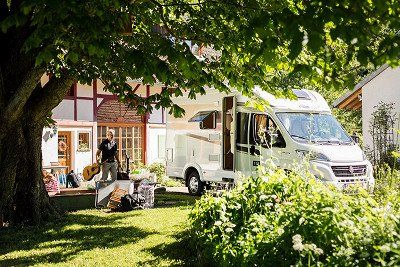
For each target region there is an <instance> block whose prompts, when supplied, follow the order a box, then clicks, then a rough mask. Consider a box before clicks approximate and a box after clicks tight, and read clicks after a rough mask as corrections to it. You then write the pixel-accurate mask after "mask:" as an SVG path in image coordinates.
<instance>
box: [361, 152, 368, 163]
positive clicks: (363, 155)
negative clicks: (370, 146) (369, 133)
mask: <svg viewBox="0 0 400 267" xmlns="http://www.w3.org/2000/svg"><path fill="white" fill-rule="evenodd" d="M362 158H363V161H364V160H366V159H367V155H365V153H364V151H363V152H362Z"/></svg>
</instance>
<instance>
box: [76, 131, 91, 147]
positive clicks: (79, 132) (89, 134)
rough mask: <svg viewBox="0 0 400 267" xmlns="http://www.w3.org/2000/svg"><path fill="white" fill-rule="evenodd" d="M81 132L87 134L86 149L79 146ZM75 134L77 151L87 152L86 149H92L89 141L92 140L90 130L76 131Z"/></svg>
mask: <svg viewBox="0 0 400 267" xmlns="http://www.w3.org/2000/svg"><path fill="white" fill-rule="evenodd" d="M81 134H87V135H88V138H87V139H88V140H87V142H88V143H87V144H88V148H87V149H83V148H80V145H81V139H80V135H81ZM77 135H78V138H77V141H78V142H77V151H78V152H88V151H91V150H92V142H91V140H92V135H91V131H78V132H77Z"/></svg>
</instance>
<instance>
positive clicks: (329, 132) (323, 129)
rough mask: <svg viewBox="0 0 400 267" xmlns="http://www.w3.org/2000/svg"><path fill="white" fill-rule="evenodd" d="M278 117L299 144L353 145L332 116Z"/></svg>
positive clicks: (285, 114) (288, 114)
mask: <svg viewBox="0 0 400 267" xmlns="http://www.w3.org/2000/svg"><path fill="white" fill-rule="evenodd" d="M276 115H277V117H278V118H279V120H280V121H281V122H282V124H283V125H284V127H285V128H286V130H287V131H288V133H289V134H290V136H291V137H292V138H293V139H294V140H296V141H298V142H303V143H307V142H312V143H326V144H352V143H353V141H352V139H351V138H350V137H349V136H348V135H347V134H346V132H345V131H344V130H343V128H342V126H341V125H340V124H339V122H338V121H337V120H336V119H335V118H334V117H333V116H332V115H330V114H320V113H301V112H279V113H276Z"/></svg>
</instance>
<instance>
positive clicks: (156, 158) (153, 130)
mask: <svg viewBox="0 0 400 267" xmlns="http://www.w3.org/2000/svg"><path fill="white" fill-rule="evenodd" d="M146 132H147V140H148V142H147V144H146V146H147V147H146V151H147V152H146V163H147V164H151V163H153V162H164V161H165V155H164V154H165V135H166V130H165V126H164V125H161V126H160V125H151V124H148V125H147V129H146ZM160 142H162V143H160ZM159 149H160V150H161V151H159Z"/></svg>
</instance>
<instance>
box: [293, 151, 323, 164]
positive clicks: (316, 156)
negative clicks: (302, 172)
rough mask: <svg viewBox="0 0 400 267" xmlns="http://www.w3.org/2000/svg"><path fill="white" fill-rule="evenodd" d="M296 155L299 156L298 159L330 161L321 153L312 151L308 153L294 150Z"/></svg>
mask: <svg viewBox="0 0 400 267" xmlns="http://www.w3.org/2000/svg"><path fill="white" fill-rule="evenodd" d="M296 153H297V155H299V157H300V158H302V159H303V158H307V159H308V160H320V161H330V159H329V158H328V157H327V156H326V155H324V154H322V153H317V152H314V151H308V150H299V149H298V150H296Z"/></svg>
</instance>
